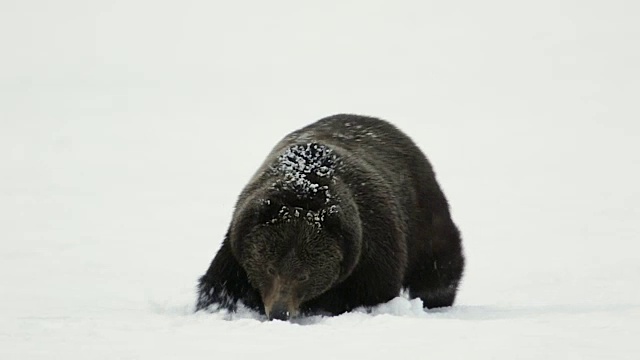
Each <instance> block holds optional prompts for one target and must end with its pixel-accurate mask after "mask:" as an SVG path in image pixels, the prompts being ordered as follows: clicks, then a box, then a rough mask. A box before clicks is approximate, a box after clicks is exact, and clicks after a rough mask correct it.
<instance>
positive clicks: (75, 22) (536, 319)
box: [0, 0, 640, 359]
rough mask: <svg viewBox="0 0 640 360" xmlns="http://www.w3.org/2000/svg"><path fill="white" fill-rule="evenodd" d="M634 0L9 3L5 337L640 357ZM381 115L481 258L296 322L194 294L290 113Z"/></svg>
mask: <svg viewBox="0 0 640 360" xmlns="http://www.w3.org/2000/svg"><path fill="white" fill-rule="evenodd" d="M638 19H640V5H639V3H638V2H637V1H632V0H629V1H622V0H610V1H569V0H554V1H547V0H544V1H535V2H534V1H530V2H524V1H506V0H504V1H497V0H487V1H471V0H466V1H465V0H460V1H448V2H443V1H415V2H409V1H393V2H392V1H386V2H383V1H335V2H329V1H317V2H316V1H304V2H303V1H252V2H247V1H235V2H231V1H224V2H223V1H175V2H170V1H150V0H148V1H145V0H127V1H62V0H61V1H45V0H40V1H37V0H34V1H28V0H23V1H17V0H3V1H2V2H1V3H0V358H2V359H58V358H59V359H150V358H154V359H163V358H167V359H176V358H189V359H220V358H223V357H224V358H230V359H235V358H251V359H256V358H258V359H265V358H267V359H270V358H278V359H286V358H292V359H300V358H304V359H314V358H318V359H330V358H360V357H365V358H368V359H376V358H380V359H395V358H398V357H403V358H405V359H418V358H420V359H426V358H432V359H443V358H452V359H460V358H473V359H485V358H486V359H489V358H490V359H514V358H519V359H587V358H593V359H605V358H606V359H636V358H637V356H638V354H639V353H640V345H639V344H638V340H637V338H638V334H640V290H638V283H639V282H640V263H639V261H638V260H639V258H640V254H639V250H640V245H638V244H639V243H638V241H639V235H640V222H639V220H640V210H639V206H638V203H640V192H639V191H638V184H639V183H640V175H639V174H640V170H639V169H640V145H638V141H639V140H640V131H639V129H640V123H639V121H640V110H639V108H638V107H639V104H640V102H639V99H640V85H639V84H640V46H639V44H640V25H639V24H640V23H639V20H638ZM340 112H348V113H358V114H366V115H373V116H378V117H382V118H385V119H387V120H389V121H391V122H393V123H394V124H396V125H397V126H398V127H400V128H401V129H402V130H404V131H405V132H407V133H408V134H409V135H410V136H411V137H412V138H413V139H414V140H415V141H416V142H417V143H418V144H419V145H420V147H421V148H422V149H423V150H424V151H425V153H426V154H427V156H428V157H429V158H430V160H431V161H432V163H433V165H434V168H435V170H436V172H437V174H438V180H439V181H440V183H441V185H442V187H443V188H444V191H445V193H446V195H447V196H448V198H449V201H450V204H451V207H452V212H453V216H454V220H455V221H456V222H457V224H458V226H459V227H460V229H461V231H462V234H463V237H464V245H465V251H466V255H467V258H468V267H467V272H466V276H465V278H464V282H463V285H462V287H461V291H460V294H459V297H458V301H457V304H456V306H455V307H453V308H450V309H446V310H440V311H429V312H424V311H422V309H421V304H420V303H419V301H417V300H413V301H410V300H409V299H407V298H405V297H399V298H397V299H395V300H393V301H392V302H390V303H388V304H385V305H382V306H380V307H378V308H377V309H374V310H373V313H370V314H369V313H366V312H364V311H358V312H355V313H351V314H345V315H342V316H338V317H334V318H311V319H306V320H303V321H300V322H298V323H296V324H290V323H283V322H264V321H262V320H261V319H260V318H258V317H257V316H255V314H251V313H246V312H244V313H241V314H239V315H235V316H231V318H232V320H229V318H230V317H229V316H226V315H224V314H196V315H194V314H192V312H191V311H192V308H193V303H194V301H195V292H194V290H195V283H196V280H197V278H198V277H199V276H200V275H201V274H202V273H203V272H204V271H205V270H206V268H207V266H208V264H209V261H210V260H211V258H212V257H213V255H214V254H215V252H216V250H217V248H218V247H219V245H220V242H221V240H222V237H223V235H224V233H225V231H226V227H227V225H228V222H229V220H230V217H231V212H232V208H233V204H234V202H235V199H236V196H237V195H238V193H239V192H240V190H241V188H242V187H243V186H244V185H245V183H246V181H247V180H248V179H249V177H250V176H251V174H252V173H253V172H254V171H255V169H256V168H257V166H258V165H259V164H260V163H261V162H262V160H263V157H264V156H265V155H266V154H267V152H268V151H269V150H270V148H271V146H273V145H274V144H275V143H276V142H277V141H278V140H279V139H280V138H281V137H282V136H284V135H285V134H287V133H288V132H290V131H292V130H295V129H297V128H299V127H302V126H304V125H306V124H308V123H310V122H312V121H315V120H316V119H319V118H321V117H323V116H326V115H331V114H334V113H340Z"/></svg>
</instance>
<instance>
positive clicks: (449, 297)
mask: <svg viewBox="0 0 640 360" xmlns="http://www.w3.org/2000/svg"><path fill="white" fill-rule="evenodd" d="M463 269H464V257H463V254H462V245H461V239H460V234H459V232H458V229H457V228H456V226H455V225H454V223H453V221H452V220H451V216H450V213H449V205H448V203H447V200H446V198H445V196H444V194H443V193H442V190H441V189H440V187H439V185H438V183H437V182H436V178H435V174H434V172H433V170H432V168H431V165H430V164H429V162H428V161H427V159H426V158H425V156H424V155H423V153H422V152H421V151H420V150H419V149H418V147H417V146H416V145H415V144H414V143H413V142H412V141H411V139H410V138H408V137H407V136H406V135H404V134H403V133H402V132H401V131H399V130H398V129H397V128H395V127H394V126H393V125H391V124H389V123H387V122H385V121H383V120H379V119H375V118H370V117H364V116H357V115H335V116H331V117H328V118H324V119H322V120H319V121H317V122H316V123H313V124H311V125H309V126H307V127H305V128H303V129H300V130H298V131H296V132H293V133H292V134H290V135H288V136H287V137H285V138H284V139H283V140H282V141H280V142H279V143H278V144H277V145H276V146H275V148H274V149H273V151H272V152H271V153H270V154H269V155H268V157H267V159H266V160H265V162H264V163H263V165H262V166H261V167H260V169H258V171H257V172H256V174H255V175H254V176H253V178H252V179H251V180H250V181H249V183H248V185H247V186H246V187H245V189H244V190H243V191H242V193H241V194H240V197H239V199H238V202H237V204H236V209H235V212H234V215H233V219H232V221H231V225H230V227H229V231H228V232H227V236H226V237H225V239H224V242H223V244H222V247H221V248H220V250H219V251H218V253H217V254H216V256H215V258H214V259H213V261H212V263H211V266H210V267H209V269H208V270H207V272H206V273H205V275H204V276H202V277H201V279H200V282H199V287H198V290H199V296H198V303H197V306H196V308H197V310H200V309H205V308H209V307H210V306H211V305H214V306H216V307H222V308H227V309H231V310H234V309H235V307H236V304H237V302H238V301H242V302H243V303H244V304H245V305H246V306H248V307H250V308H253V309H255V310H257V311H260V312H263V313H264V312H266V313H267V315H268V316H269V318H278V319H288V318H289V317H290V316H295V315H297V314H298V313H299V312H302V313H329V314H339V313H342V312H345V311H349V310H351V309H353V308H355V307H359V306H372V305H376V304H380V303H383V302H386V301H388V300H390V299H392V298H393V297H395V296H397V295H398V294H399V292H400V290H401V289H402V288H407V289H408V290H409V294H410V296H411V297H420V298H421V299H422V300H423V302H424V304H425V307H428V308H433V307H442V306H450V305H452V304H453V302H454V299H455V296H456V292H457V288H458V284H459V281H460V278H461V276H462V273H463Z"/></svg>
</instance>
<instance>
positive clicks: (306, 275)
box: [296, 274, 309, 282]
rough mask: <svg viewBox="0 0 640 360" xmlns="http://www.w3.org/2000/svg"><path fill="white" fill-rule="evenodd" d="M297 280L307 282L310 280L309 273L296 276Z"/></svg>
mask: <svg viewBox="0 0 640 360" xmlns="http://www.w3.org/2000/svg"><path fill="white" fill-rule="evenodd" d="M296 280H298V282H305V281H307V280H309V274H300V275H298V277H296Z"/></svg>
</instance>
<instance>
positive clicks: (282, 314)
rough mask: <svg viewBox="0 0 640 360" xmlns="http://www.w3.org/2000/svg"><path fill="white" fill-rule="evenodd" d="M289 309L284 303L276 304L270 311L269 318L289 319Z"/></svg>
mask: <svg viewBox="0 0 640 360" xmlns="http://www.w3.org/2000/svg"><path fill="white" fill-rule="evenodd" d="M289 316H290V314H289V310H287V307H286V306H285V305H284V304H276V305H274V306H273V308H271V312H270V313H269V320H282V321H287V320H289Z"/></svg>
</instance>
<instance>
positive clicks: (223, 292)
mask: <svg viewBox="0 0 640 360" xmlns="http://www.w3.org/2000/svg"><path fill="white" fill-rule="evenodd" d="M238 301H242V303H243V304H244V305H245V306H247V307H249V308H251V309H253V310H256V311H260V312H264V307H263V305H262V300H261V298H260V295H259V293H258V292H257V291H256V290H255V289H253V288H252V287H251V285H250V284H249V280H248V278H247V274H246V272H245V271H244V269H243V268H242V266H241V265H240V263H239V262H238V261H237V260H236V258H235V257H234V256H233V253H232V252H231V248H230V246H229V242H228V240H227V239H225V241H224V242H223V243H222V247H221V248H220V250H219V251H218V253H217V254H216V256H215V257H214V258H213V261H211V265H210V266H209V269H208V270H207V272H206V273H205V274H204V275H203V276H202V277H201V278H200V281H199V283H198V301H197V303H196V311H199V310H204V309H208V308H210V307H212V306H215V307H216V309H227V310H230V311H235V310H236V308H237V304H238Z"/></svg>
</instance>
